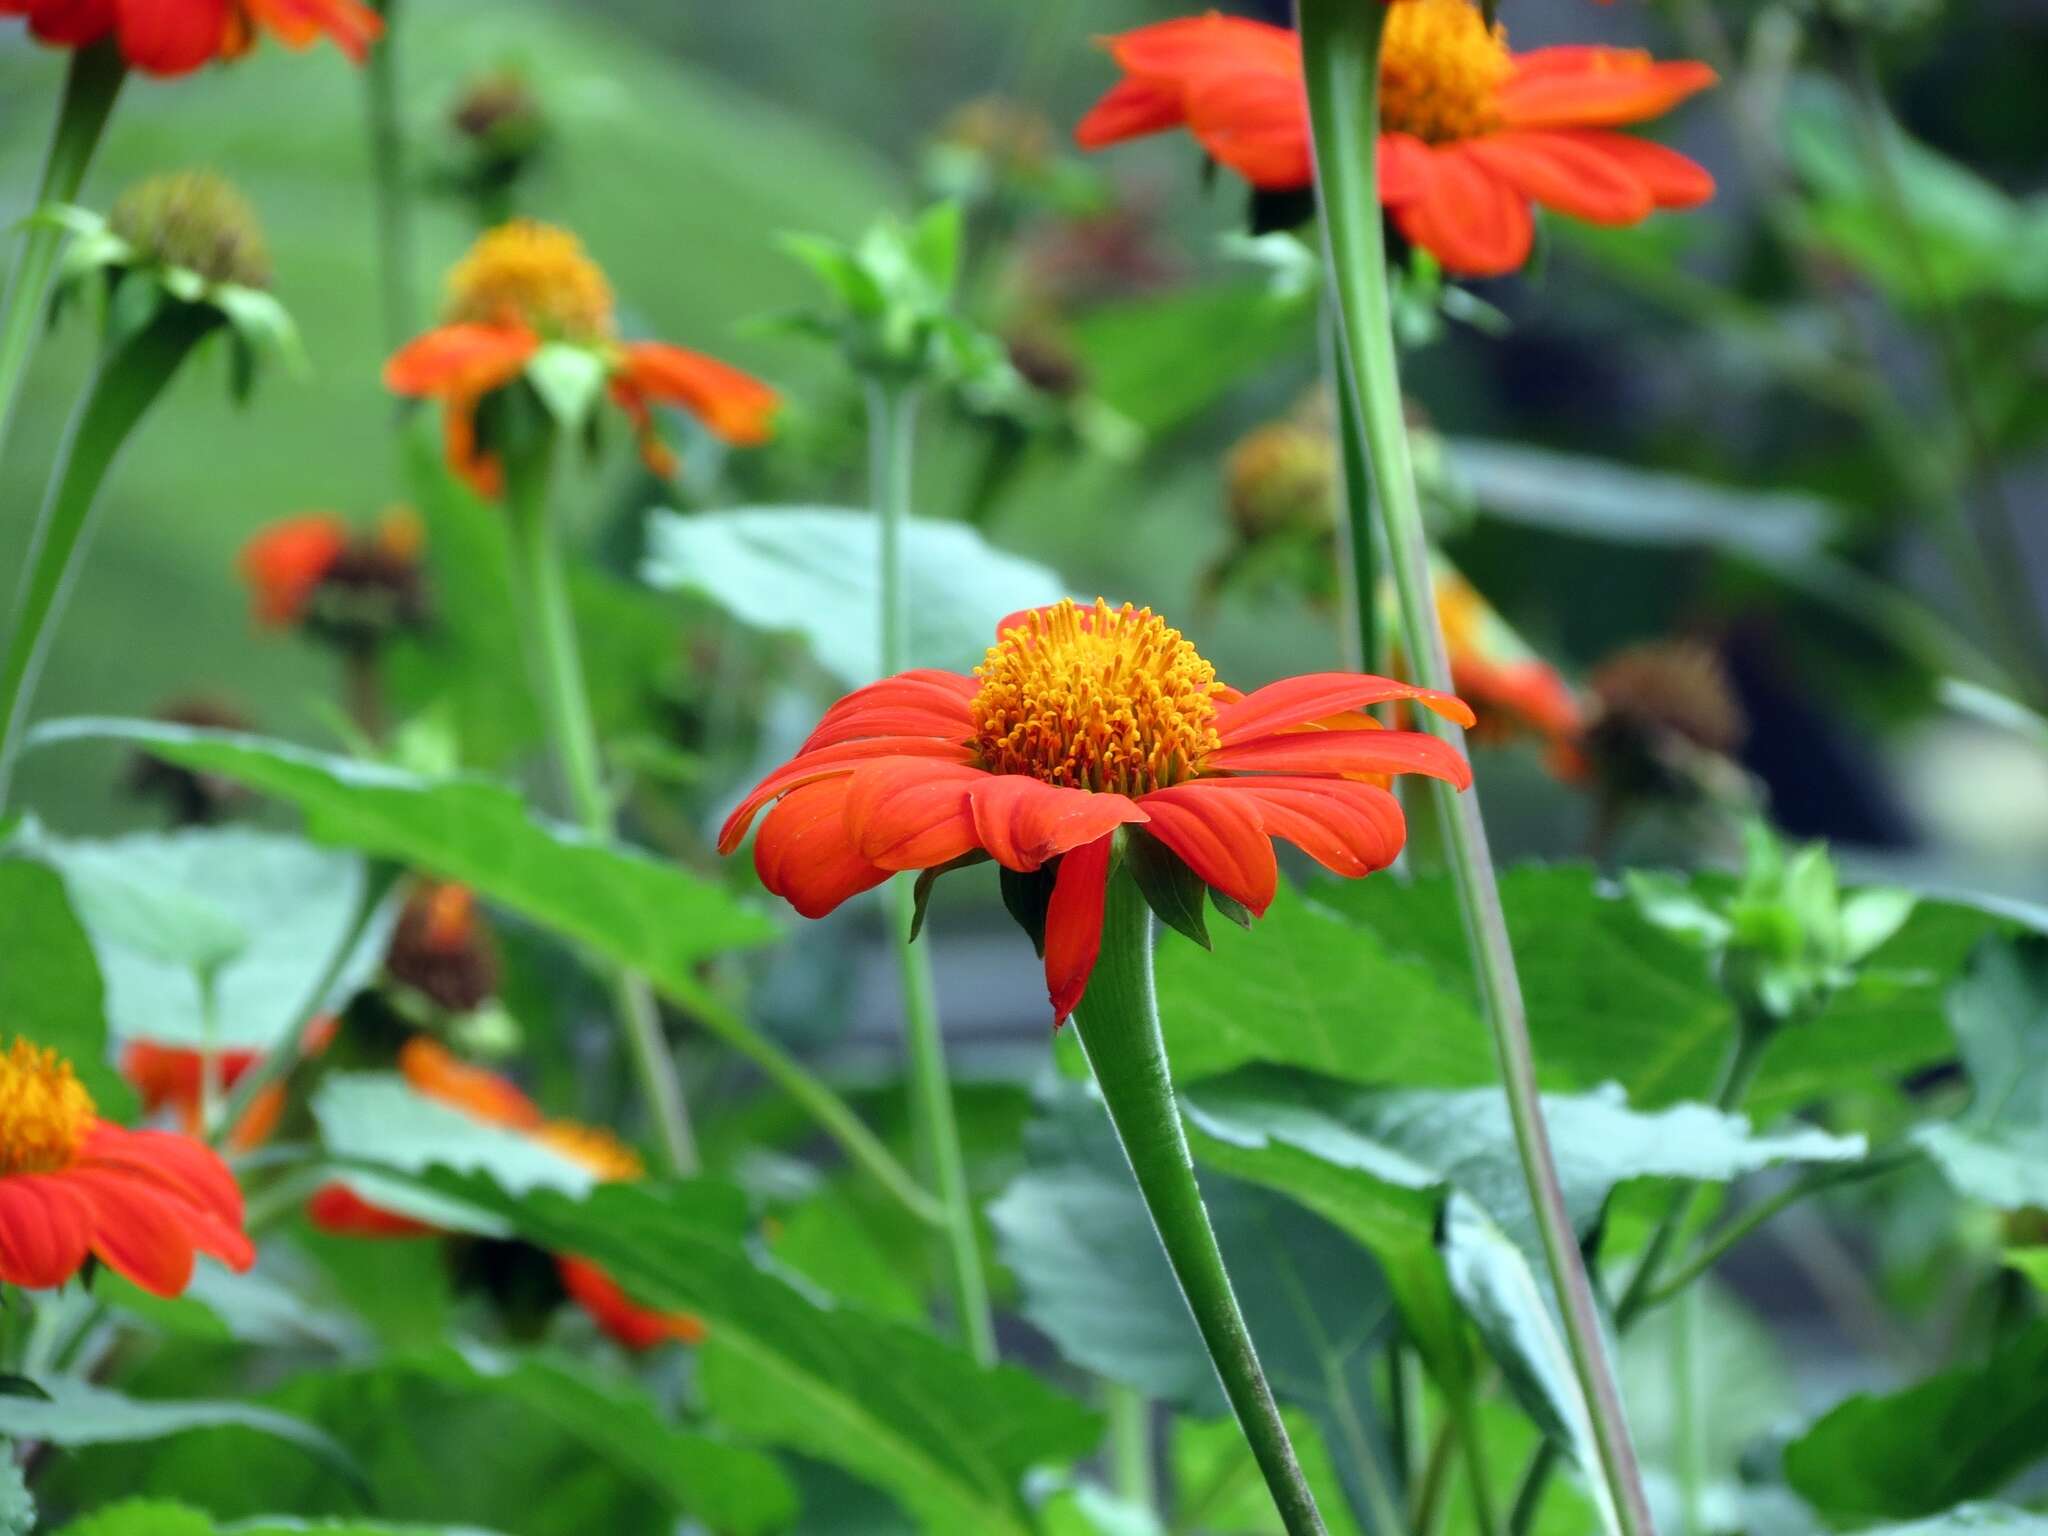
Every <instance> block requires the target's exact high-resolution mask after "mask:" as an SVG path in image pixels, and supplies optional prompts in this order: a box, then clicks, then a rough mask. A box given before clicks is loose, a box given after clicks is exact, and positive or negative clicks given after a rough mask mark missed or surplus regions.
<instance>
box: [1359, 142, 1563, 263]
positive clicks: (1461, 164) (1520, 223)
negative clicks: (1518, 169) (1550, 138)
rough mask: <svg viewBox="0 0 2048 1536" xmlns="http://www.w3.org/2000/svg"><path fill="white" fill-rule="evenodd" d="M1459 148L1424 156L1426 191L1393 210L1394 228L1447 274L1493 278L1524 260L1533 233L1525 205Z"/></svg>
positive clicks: (1440, 147)
mask: <svg viewBox="0 0 2048 1536" xmlns="http://www.w3.org/2000/svg"><path fill="white" fill-rule="evenodd" d="M1464 148H1465V146H1464V145H1462V144H1450V145H1438V146H1435V147H1433V148H1432V149H1431V150H1430V156H1429V160H1430V167H1429V181H1428V186H1427V187H1426V188H1425V189H1424V191H1423V193H1422V195H1421V196H1419V197H1417V198H1415V199H1414V200H1413V201H1412V202H1406V203H1403V204H1401V205H1400V206H1399V207H1397V208H1395V209H1394V210H1393V213H1394V222H1395V223H1396V224H1398V225H1399V226H1400V229H1401V233H1402V234H1403V235H1405V236H1407V238H1408V239H1409V240H1410V241H1412V242H1413V243H1414V244H1416V245H1419V246H1421V247H1422V248H1423V249H1424V250H1426V251H1428V252H1429V253H1430V254H1431V255H1433V256H1435V257H1436V259H1437V260H1438V261H1440V262H1442V263H1443V264H1444V266H1445V268H1446V269H1448V270H1449V271H1452V272H1456V273H1459V274H1461V275H1463V276H1466V277H1499V276H1501V275H1502V274H1503V273H1507V272H1512V271H1514V270H1515V269H1516V268H1517V267H1519V266H1521V265H1522V263H1523V262H1525V261H1527V260H1528V259H1529V246H1530V244H1531V242H1532V241H1533V239H1534V237H1535V227H1534V225H1533V224H1532V223H1531V221H1530V217H1529V203H1528V199H1526V198H1524V197H1523V196H1522V194H1521V193H1519V192H1517V191H1516V190H1515V189H1514V188H1513V187H1511V186H1509V185H1508V184H1507V183H1506V182H1504V181H1502V180H1501V179H1500V178H1499V177H1498V176H1495V175H1494V174H1493V173H1491V172H1490V171H1488V170H1486V169H1485V168H1484V167H1483V166H1481V165H1480V164H1479V162H1478V161H1476V160H1474V159H1472V158H1471V157H1470V156H1469V155H1467V154H1465V153H1464V152H1463V151H1464Z"/></svg>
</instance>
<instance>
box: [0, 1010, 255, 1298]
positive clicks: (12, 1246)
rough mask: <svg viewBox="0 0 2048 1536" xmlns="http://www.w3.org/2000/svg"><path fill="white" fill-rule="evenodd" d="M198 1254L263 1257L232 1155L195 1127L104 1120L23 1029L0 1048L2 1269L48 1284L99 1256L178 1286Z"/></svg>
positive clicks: (28, 1284)
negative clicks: (197, 1134)
mask: <svg viewBox="0 0 2048 1536" xmlns="http://www.w3.org/2000/svg"><path fill="white" fill-rule="evenodd" d="M199 1253H208V1254H212V1255H213V1256H214V1257H215V1258H217V1259H219V1260H220V1261H221V1262H222V1263H224V1264H227V1265H229V1266H230V1267H232V1268H234V1269H238V1270H245V1269H247V1268H249V1266H250V1265H251V1264H253V1263H255V1262H256V1250H255V1247H254V1245H252V1244H251V1243H250V1241H249V1236H248V1233H247V1232H246V1231H244V1230H243V1225H242V1192H241V1190H240V1189H239V1188H238V1187H237V1186H236V1184H235V1180H234V1175H233V1174H231V1173H229V1172H228V1169H227V1165H226V1164H225V1163H223V1162H222V1161H221V1160H220V1158H219V1157H218V1156H217V1155H216V1154H215V1153H214V1152H213V1150H212V1149H211V1148H209V1147H207V1146H206V1145H205V1144H204V1143H202V1142H199V1141H196V1140H194V1139H193V1138H192V1137H190V1136H180V1135H173V1134H171V1133H169V1132H166V1131H130V1130H125V1129H123V1128H122V1127H120V1126H118V1125H114V1124H111V1123H110V1122H108V1121H105V1120H102V1119H100V1118H99V1115H98V1112H97V1111H96V1110H95V1108H94V1106H93V1102H92V1097H91V1095H89V1094H88V1093H87V1092H86V1091H85V1086H84V1084H82V1083H80V1082H79V1081H78V1078H77V1075H76V1074H75V1073H74V1072H73V1071H72V1068H71V1063H69V1062H68V1061H65V1060H64V1059H63V1058H62V1057H60V1056H58V1054H57V1053H56V1052H55V1051H51V1050H44V1049H40V1048H38V1047H36V1046H34V1045H32V1044H30V1043H29V1042H28V1041H26V1040H20V1039H17V1040H16V1041H15V1042H14V1048H13V1050H12V1051H10V1052H9V1053H8V1054H7V1055H5V1056H0V1280H4V1281H6V1282H7V1283H8V1284H10V1285H18V1286H21V1287H23V1288H25V1289H27V1290H47V1289H50V1288H51V1287H53V1286H59V1285H62V1284H63V1283H64V1282H65V1281H67V1280H69V1279H70V1278H71V1277H72V1276H73V1275H75V1274H77V1273H78V1271H79V1270H80V1269H81V1268H83V1267H84V1265H85V1263H86V1261H87V1260H88V1259H91V1258H96V1259H98V1260H99V1261H100V1262H101V1263H103V1264H105V1265H106V1266H107V1267H108V1268H109V1269H111V1270H113V1271H114V1272H115V1273H116V1274H119V1275H121V1276H124V1277H125V1278H127V1279H129V1280H132V1281H133V1282H134V1283H135V1284H137V1285H139V1286H141V1287H142V1288H143V1289H144V1290H146V1291H149V1292H150V1293H152V1294H153V1295H157V1296H176V1295H178V1294H179V1293H181V1292H182V1291H183V1290H184V1289H185V1287H186V1286H187V1285H188V1284H190V1283H191V1280H192V1266H193V1263H194V1255H195V1254H199Z"/></svg>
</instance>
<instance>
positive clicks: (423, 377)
mask: <svg viewBox="0 0 2048 1536" xmlns="http://www.w3.org/2000/svg"><path fill="white" fill-rule="evenodd" d="M539 350H540V337H538V336H536V335H535V334H534V333H533V332H532V331H530V330H528V329H527V328H526V327H525V326H523V325H468V324H466V325H444V326H442V327H441V328H440V329H438V330H432V331H428V332H427V333H426V334H425V335H424V336H418V337H415V338H414V339H413V340H411V341H409V342H407V343H406V344H405V345H404V346H402V347H400V348H399V349H398V351H396V352H395V353H393V354H392V356H391V358H390V359H389V361H387V362H386V363H385V364H384V387H385V388H386V389H388V390H390V391H391V392H392V393H393V394H394V395H412V396H419V397H428V398H434V399H441V400H460V399H468V400H475V399H476V398H478V397H479V396H482V395H487V394H489V393H490V392H491V391H492V390H494V389H500V388H503V387H504V386H505V385H507V384H510V383H511V382H512V381H513V380H514V379H516V378H518V377H519V375H520V374H521V372H523V371H524V370H525V368H526V365H527V364H528V363H529V362H531V361H532V360H533V355H534V353H536V352H538V351H539Z"/></svg>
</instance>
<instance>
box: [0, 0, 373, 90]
mask: <svg viewBox="0 0 2048 1536" xmlns="http://www.w3.org/2000/svg"><path fill="white" fill-rule="evenodd" d="M0 16H26V17H27V18H28V29H29V32H30V33H31V34H32V35H34V36H35V37H36V38H37V39H38V40H40V41H42V42H45V43H49V44H52V45H53V46H56V47H60V48H87V47H90V46H92V45H93V44H94V43H97V42H99V41H101V40H102V39H103V38H108V37H111V38H112V39H113V40H114V43H115V46H116V47H118V48H119V49H120V50H121V56H122V57H123V58H124V59H126V60H127V61H128V63H129V65H130V66H132V67H133V68H135V69H139V70H142V71H143V72H144V73H145V74H151V75H166V76H168V75H188V74H190V73H191V72H192V71H193V70H195V69H199V68H201V67H202V66H204V65H206V64H210V63H212V62H213V61H214V60H215V59H235V58H239V57H241V56H242V55H243V54H245V53H247V52H248V51H249V50H250V49H251V48H253V47H254V46H255V45H256V39H257V37H258V35H259V34H260V33H263V32H268V33H269V34H270V35H271V36H273V37H275V38H276V39H277V40H278V41H279V42H281V43H283V44H284V45H285V46H286V47H287V48H310V47H311V46H312V45H313V44H314V43H316V42H318V41H319V40H320V39H322V38H323V37H324V38H328V39H330V40H332V41H333V43H334V44H335V45H336V46H337V47H339V48H340V49H341V51H342V52H344V53H346V54H347V55H348V56H349V57H350V58H351V59H353V60H355V61H356V62H357V63H358V64H360V63H362V61H363V60H364V59H365V58H366V57H368V55H369V51H370V45H371V44H372V43H374V42H376V41H377V39H378V38H379V37H381V36H383V34H384V22H383V19H382V18H381V17H379V16H378V15H377V13H376V12H375V11H373V10H371V9H370V8H369V7H368V6H367V5H364V4H362V3H361V0H0Z"/></svg>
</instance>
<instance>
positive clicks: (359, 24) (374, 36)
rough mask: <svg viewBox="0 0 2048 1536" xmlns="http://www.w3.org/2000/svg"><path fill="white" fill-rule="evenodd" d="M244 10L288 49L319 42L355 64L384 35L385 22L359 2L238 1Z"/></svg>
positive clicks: (366, 54)
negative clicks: (327, 41) (328, 42)
mask: <svg viewBox="0 0 2048 1536" xmlns="http://www.w3.org/2000/svg"><path fill="white" fill-rule="evenodd" d="M241 3H242V5H243V6H244V8H246V9H247V11H248V12H249V14H250V16H251V17H253V18H254V19H255V20H256V21H257V22H259V23H260V24H261V25H263V26H264V27H266V28H268V29H269V30H270V31H271V32H272V33H273V34H274V35H275V36H276V37H277V38H278V39H279V41H281V42H282V43H283V44H284V45H285V46H286V47H287V48H309V47H311V46H312V45H313V44H314V43H316V42H318V41H319V40H320V39H321V38H323V37H326V38H331V39H333V41H334V43H335V45H336V46H337V47H338V48H340V49H341V51H342V52H343V53H345V54H347V55H348V56H349V57H350V58H351V59H353V60H355V62H356V63H358V64H360V63H362V62H363V60H364V59H366V58H368V57H369V54H370V45H371V44H372V43H374V42H376V41H377V40H378V39H379V38H380V37H382V36H383V35H384V19H383V17H381V16H379V15H378V14H377V13H376V12H375V11H373V10H371V9H370V8H369V7H368V6H367V5H364V4H362V3H361V0H241Z"/></svg>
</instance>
